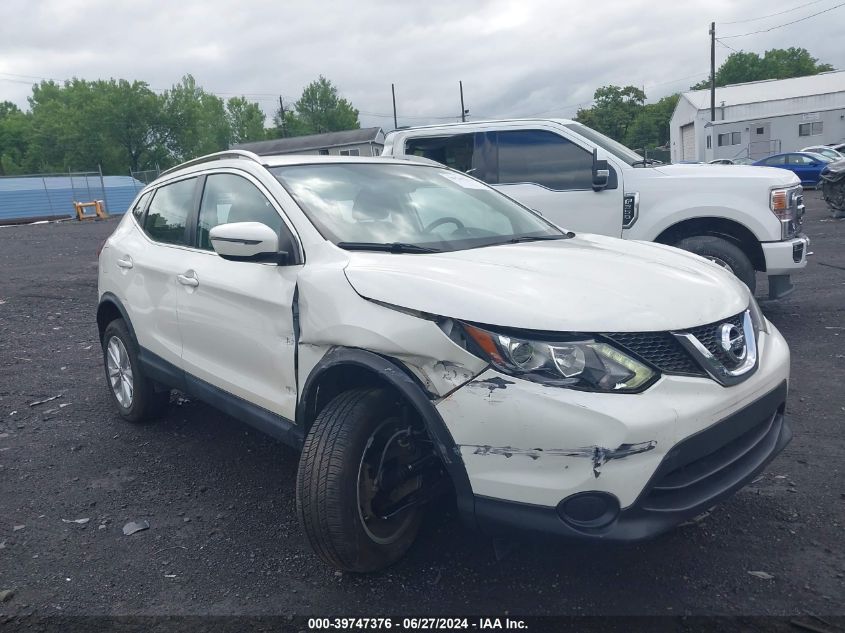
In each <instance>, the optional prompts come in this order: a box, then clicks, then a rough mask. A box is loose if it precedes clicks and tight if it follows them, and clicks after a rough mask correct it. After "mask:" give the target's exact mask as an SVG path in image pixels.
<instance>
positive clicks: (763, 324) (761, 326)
mask: <svg viewBox="0 0 845 633" xmlns="http://www.w3.org/2000/svg"><path fill="white" fill-rule="evenodd" d="M748 312H749V313H750V314H751V325H752V326H753V327H754V336H757V334H758V333H760V332H763V333H764V334H768V333H769V325H768V322H767V321H766V317H765V316H763V311H762V310H761V309H760V304H759V303H757V299H755V298H754V297H753V296H752V297H751V300H750V301H749V303H748Z"/></svg>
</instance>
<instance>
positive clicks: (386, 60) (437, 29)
mask: <svg viewBox="0 0 845 633" xmlns="http://www.w3.org/2000/svg"><path fill="white" fill-rule="evenodd" d="M838 4H840V1H839V0H816V1H815V2H808V0H742V1H741V2H740V1H738V0H706V1H705V0H674V1H672V2H669V1H665V0H649V1H634V0H630V1H625V0H604V1H603V2H583V1H578V2H567V1H562V0H558V1H553V0H523V1H521V2H516V1H511V2H507V1H503V0H489V1H486V2H483V1H480V0H462V1H461V2H457V1H451V2H448V1H441V0H420V1H415V2H410V1H404V2H403V1H399V0H354V1H353V0H349V1H346V2H341V1H322V0H312V1H310V2H309V1H293V0H290V1H288V0H240V1H232V0H173V1H171V2H162V1H155V0H146V1H141V0H131V1H130V0H122V1H121V0H1V1H0V101H2V100H10V101H14V102H15V103H17V104H19V105H20V106H21V107H25V106H26V97H27V96H28V95H29V94H30V92H31V84H32V83H33V82H37V81H38V80H39V78H54V79H59V80H61V79H66V78H70V77H81V78H84V79H100V78H109V77H116V78H125V79H138V80H143V81H146V82H147V83H148V84H149V85H150V87H152V88H153V89H155V90H157V91H160V90H164V89H167V88H169V87H170V86H171V85H172V84H173V83H174V82H176V81H178V80H179V78H180V77H181V76H182V75H184V74H186V73H191V74H193V75H194V77H195V78H196V79H197V82H198V83H199V84H200V85H201V86H203V87H204V88H205V89H206V90H208V91H210V92H214V93H217V94H219V95H220V96H222V97H228V96H232V95H235V94H244V95H246V96H247V97H249V98H250V99H252V100H254V101H258V102H259V103H260V104H261V106H262V107H263V108H264V110H265V111H266V112H267V113H268V114H270V113H272V112H273V111H274V109H275V108H276V107H278V95H279V94H281V95H283V96H284V98H285V101H286V102H288V103H290V102H291V101H293V100H295V99H296V98H297V97H298V96H299V95H300V94H301V92H302V88H303V87H304V86H305V84H307V83H308V82H309V81H311V80H313V79H315V78H316V77H317V76H318V75H319V74H323V75H325V76H326V77H328V78H329V79H331V80H332V81H333V82H334V83H335V84H336V85H337V86H338V88H339V89H340V92H341V93H342V94H343V96H345V97H346V98H347V99H349V100H350V101H351V102H352V103H353V105H354V106H355V107H357V108H358V109H359V110H360V111H361V117H360V118H361V124H362V125H363V126H368V125H381V126H382V127H385V128H386V129H392V127H393V117H392V107H391V100H390V84H391V82H393V83H395V84H396V93H397V94H396V100H397V108H398V111H399V124H400V125H409V124H410V125H414V124H423V123H432V122H437V121H439V120H455V119H456V117H458V116H459V114H460V101H459V95H458V80H463V82H464V96H465V100H466V105H467V107H468V108H469V109H470V116H471V117H472V118H476V119H477V118H493V117H505V116H531V115H541V114H542V115H550V116H552V115H553V116H567V117H568V116H573V115H574V114H575V111H576V110H577V108H578V105H579V104H589V102H590V100H591V98H592V94H593V91H594V90H595V89H596V88H597V87H599V86H602V85H605V84H610V83H614V84H619V85H626V84H634V85H637V86H641V87H644V88H645V91H646V94H647V95H648V97H649V100H655V99H657V98H659V97H661V96H664V95H667V94H670V93H672V92H675V91H679V90H684V89H687V88H688V87H689V86H690V84H692V83H694V82H696V81H698V80H700V79H702V78H704V77H706V75H707V71H708V67H709V56H710V48H709V36H708V34H707V30H708V28H709V22H710V21H711V20H715V21H716V22H717V35H718V36H729V35H735V34H742V33H747V32H749V31H758V30H762V29H767V28H770V27H772V26H777V25H780V24H783V23H786V22H790V21H793V20H797V19H800V18H803V17H805V16H808V15H811V14H813V13H817V12H819V11H823V10H825V9H828V8H830V7H834V6H836V5H838ZM801 5H807V6H803V7H801V8H795V7H800V6H801ZM793 8H795V10H791V11H790V9H793ZM778 12H784V13H782V14H781V15H776V16H772V17H770V18H766V19H762V20H755V21H748V22H743V23H738V24H724V23H726V22H731V21H736V20H748V19H750V18H758V17H761V16H766V15H770V14H773V13H778ZM843 24H845V6H843V7H842V8H840V9H836V10H833V11H830V12H828V13H825V14H823V15H819V16H818V17H814V18H810V19H809V20H806V21H804V22H801V23H799V24H794V25H790V26H785V27H783V28H779V29H776V30H773V31H771V32H769V33H762V34H757V35H751V36H748V37H741V38H733V39H727V40H726V44H729V45H730V46H732V47H734V48H736V49H743V50H747V51H754V52H758V53H762V52H763V51H765V50H766V49H768V48H774V47H784V48H785V47H788V46H803V47H805V48H807V49H808V50H809V51H810V53H811V54H812V55H813V56H815V57H818V58H819V59H820V60H821V61H825V62H828V63H830V64H832V65H833V66H834V67H836V68H838V69H842V68H845V46H844V45H843V41H842V32H843V31H842V25H843ZM716 48H717V50H716V63H717V65H718V64H719V63H721V61H722V60H724V58H725V57H727V55H728V54H729V53H730V52H731V51H730V50H728V49H727V48H726V47H724V46H721V45H717V47H716ZM379 115H382V116H379Z"/></svg>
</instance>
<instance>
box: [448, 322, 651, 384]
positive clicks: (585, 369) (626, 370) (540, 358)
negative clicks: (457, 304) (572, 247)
mask: <svg viewBox="0 0 845 633" xmlns="http://www.w3.org/2000/svg"><path fill="white" fill-rule="evenodd" d="M460 328H461V329H462V330H463V333H464V334H465V335H466V341H467V343H468V346H467V347H468V349H469V350H470V351H472V352H473V353H475V354H476V355H478V356H481V357H482V358H484V359H485V360H488V361H490V363H491V364H492V365H493V366H494V367H495V368H496V369H497V370H499V371H500V372H502V373H503V374H508V375H510V376H517V377H519V378H523V379H525V380H531V381H533V382H539V383H543V384H546V385H553V386H557V387H567V388H570V389H579V390H582V391H601V392H613V393H631V392H637V391H642V390H643V389H645V388H646V387H648V386H649V385H650V384H651V383H652V382H654V381H655V380H656V379H657V377H658V373H657V372H656V371H654V370H653V369H651V368H650V367H648V366H647V365H644V364H643V363H641V362H640V361H638V360H636V359H635V358H632V357H631V356H628V355H627V354H626V353H624V352H622V351H621V350H619V349H617V348H616V347H613V346H612V345H609V344H608V343H605V342H604V341H601V340H597V339H594V338H590V337H584V336H579V337H577V338H575V337H573V338H572V340H567V339H568V338H569V337H561V340H559V341H558V340H555V341H543V340H532V339H527V338H523V337H521V336H515V335H513V334H503V333H499V332H492V331H489V330H485V329H482V328H480V327H477V326H474V325H469V324H467V323H462V324H460Z"/></svg>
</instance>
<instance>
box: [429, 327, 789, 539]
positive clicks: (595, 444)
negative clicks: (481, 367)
mask: <svg viewBox="0 0 845 633" xmlns="http://www.w3.org/2000/svg"><path fill="white" fill-rule="evenodd" d="M758 346H759V352H760V355H759V363H760V364H759V366H758V369H757V371H756V372H755V373H754V374H753V375H752V376H751V377H749V378H748V379H747V380H746V381H744V382H742V383H740V384H738V385H734V386H731V387H723V386H721V385H719V384H717V383H716V382H715V381H712V380H709V379H704V378H695V377H686V376H670V375H665V376H663V377H662V378H661V379H660V380H659V381H658V382H657V383H656V384H655V385H654V386H652V387H651V388H650V389H648V390H646V391H645V392H643V393H639V394H598V393H587V392H579V391H573V390H569V389H561V388H558V387H549V386H544V385H541V384H537V383H531V382H528V381H524V380H520V379H518V378H512V377H504V376H502V375H501V374H498V373H497V372H495V371H493V370H488V371H486V372H484V373H482V374H481V375H480V376H478V377H477V378H475V379H474V380H472V381H471V382H469V383H467V384H466V385H464V386H463V387H462V388H460V389H458V390H457V391H455V392H453V393H452V394H450V395H449V396H448V397H446V398H443V399H442V400H440V401H439V402H438V403H437V404H436V408H437V411H438V414H439V415H440V417H441V418H442V420H443V421H444V423H445V426H446V427H447V428H448V430H449V433H450V434H451V436H452V437H453V438H454V442H455V449H454V450H455V452H456V453H457V454H458V455H459V457H460V460H461V462H462V464H463V467H464V468H465V470H466V473H467V476H468V479H469V483H470V486H471V489H472V492H471V494H472V502H471V503H469V504H466V503H465V504H463V507H464V508H466V507H467V506H469V507H472V514H473V517H472V519H473V522H474V523H475V524H476V525H477V526H478V527H480V528H482V529H484V530H486V531H488V532H492V533H496V532H499V531H502V530H510V529H514V528H516V529H520V530H531V531H541V532H549V533H553V534H557V535H561V536H575V537H588V538H600V539H606V540H623V541H624V540H635V539H640V538H646V537H648V536H652V535H655V534H658V533H660V532H662V531H665V530H667V529H669V528H670V527H671V526H673V525H675V524H677V523H679V522H681V521H683V520H685V519H687V518H690V517H692V516H695V515H696V514H699V513H701V512H703V511H704V510H706V509H707V508H709V507H710V506H712V505H713V504H714V503H716V502H717V501H718V500H719V499H721V498H723V497H724V496H726V495H729V494H731V493H732V492H734V491H735V490H737V489H738V488H740V487H742V486H743V485H745V484H746V483H747V482H748V481H749V480H750V479H751V478H753V477H754V475H755V474H756V473H757V472H759V471H760V470H761V469H762V468H763V467H764V466H765V465H766V464H767V463H768V462H769V461H770V460H771V459H773V458H774V456H775V455H777V454H778V453H779V452H780V451H781V450H782V449H783V447H784V446H785V445H786V443H788V441H789V439H790V438H791V431H790V428H789V425H788V423H787V421H786V420H785V418H784V415H783V411H784V403H785V401H786V391H787V381H788V378H789V350H788V348H787V346H786V342H785V341H784V340H783V338H782V337H781V336H780V334H779V333H778V332H777V330H776V329H775V328H774V327H773V326H771V331H770V333H768V334H765V333H762V334H761V335H760V337H759V343H758ZM585 515H588V516H586V518H585ZM467 518H469V517H467Z"/></svg>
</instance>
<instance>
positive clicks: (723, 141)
mask: <svg viewBox="0 0 845 633" xmlns="http://www.w3.org/2000/svg"><path fill="white" fill-rule="evenodd" d="M741 142H742V132H727V133H725V134H719V139H718V144H719V147H723V146H725V145H739V144H740V143H741Z"/></svg>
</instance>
